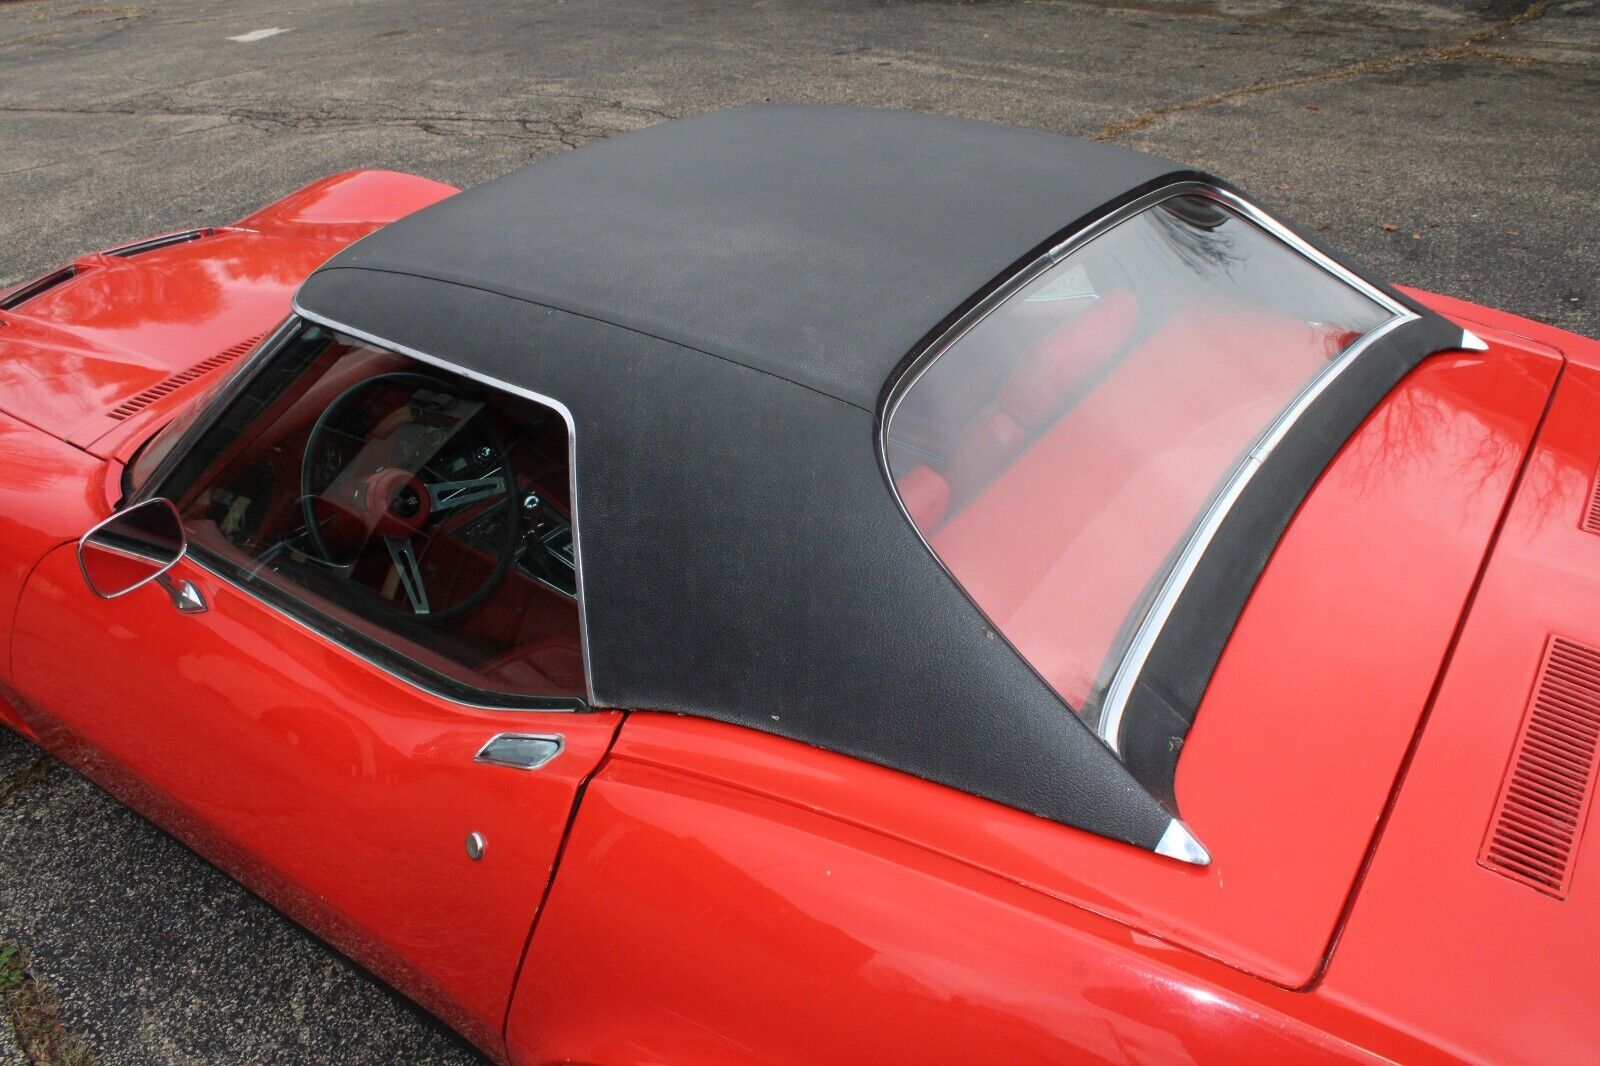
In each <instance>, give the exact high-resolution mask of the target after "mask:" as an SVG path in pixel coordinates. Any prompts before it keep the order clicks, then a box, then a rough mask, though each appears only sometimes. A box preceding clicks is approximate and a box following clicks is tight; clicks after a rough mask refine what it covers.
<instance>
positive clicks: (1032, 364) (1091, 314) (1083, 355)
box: [945, 289, 1139, 505]
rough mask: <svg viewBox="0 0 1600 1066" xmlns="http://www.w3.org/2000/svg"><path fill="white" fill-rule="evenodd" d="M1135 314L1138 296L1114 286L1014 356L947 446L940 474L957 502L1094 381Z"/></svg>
mask: <svg viewBox="0 0 1600 1066" xmlns="http://www.w3.org/2000/svg"><path fill="white" fill-rule="evenodd" d="M1138 316H1139V301H1138V300H1137V299H1135V298H1134V296H1133V294H1132V293H1130V292H1128V291H1127V290H1126V289H1119V290H1117V291H1116V292H1113V293H1111V294H1109V295H1107V296H1103V297H1101V298H1099V299H1098V300H1096V301H1095V303H1094V305H1093V306H1092V307H1090V308H1089V310H1087V311H1086V312H1084V313H1083V314H1082V315H1080V316H1078V317H1077V318H1074V319H1072V320H1071V321H1069V322H1065V323H1063V324H1062V325H1060V326H1057V327H1056V328H1055V329H1053V330H1051V331H1050V332H1049V333H1047V334H1045V336H1044V337H1043V338H1042V339H1041V340H1040V341H1039V342H1038V343H1037V344H1036V345H1035V346H1034V348H1033V350H1032V351H1030V352H1029V353H1028V354H1027V355H1026V356H1025V357H1024V358H1023V359H1021V360H1020V361H1019V362H1018V364H1017V366H1016V368H1015V369H1014V370H1012V372H1011V374H1010V376H1009V377H1008V378H1007V379H1006V381H1005V382H1004V383H1003V384H1002V385H1001V387H1000V391H999V395H998V397H997V398H996V402H995V403H993V404H991V405H989V406H988V407H986V408H984V409H983V410H982V411H980V412H979V413H978V415H977V416H976V417H974V418H973V420H972V421H971V422H969V423H968V424H967V427H966V429H965V430H964V431H963V432H962V434H961V440H960V443H959V444H957V445H956V447H955V449H954V450H953V451H952V452H951V455H950V462H949V465H948V467H947V468H946V471H945V473H946V478H947V480H948V481H949V487H950V490H951V494H952V495H953V496H954V497H955V500H956V502H957V504H958V505H959V504H963V503H965V502H966V501H967V500H969V499H971V498H972V497H973V496H976V495H977V494H978V493H980V492H982V491H983V489H984V487H985V486H986V485H988V484H989V482H990V481H992V480H994V477H995V475H996V474H998V473H999V472H1000V471H1001V470H1004V469H1005V468H1006V466H1007V465H1008V464H1009V463H1010V461H1011V460H1012V459H1013V458H1015V457H1016V456H1017V455H1018V454H1019V453H1020V452H1021V451H1022V449H1023V447H1024V446H1025V445H1026V444H1027V442H1028V440H1029V438H1031V437H1032V436H1034V435H1035V434H1037V433H1039V432H1040V431H1042V430H1043V429H1044V428H1045V427H1046V426H1048V425H1050V423H1052V422H1054V421H1055V420H1056V419H1057V418H1059V417H1060V416H1061V415H1062V413H1063V412H1065V411H1066V410H1067V408H1069V407H1070V406H1072V404H1073V403H1074V402H1075V401H1076V400H1077V399H1078V398H1079V397H1080V396H1081V395H1082V394H1083V392H1084V391H1085V390H1086V389H1087V388H1088V387H1089V386H1091V385H1092V384H1093V383H1094V381H1095V380H1096V379H1097V378H1098V377H1099V376H1100V374H1101V373H1102V372H1103V371H1104V370H1105V369H1106V368H1107V367H1109V366H1110V365H1111V363H1112V361H1113V360H1114V359H1115V358H1116V357H1117V356H1118V355H1119V354H1121V352H1122V350H1123V348H1124V347H1125V346H1126V345H1127V343H1128V338H1129V337H1130V336H1132V335H1133V329H1134V325H1135V324H1136V323H1137V321H1138Z"/></svg>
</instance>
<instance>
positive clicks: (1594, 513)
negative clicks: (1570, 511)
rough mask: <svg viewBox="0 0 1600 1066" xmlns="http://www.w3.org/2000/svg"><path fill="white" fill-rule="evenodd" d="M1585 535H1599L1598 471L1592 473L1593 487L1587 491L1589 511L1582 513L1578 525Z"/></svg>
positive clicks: (1599, 473)
mask: <svg viewBox="0 0 1600 1066" xmlns="http://www.w3.org/2000/svg"><path fill="white" fill-rule="evenodd" d="M1579 524H1580V525H1582V526H1583V530H1584V532H1586V533H1597V534H1600V469H1597V470H1595V472H1594V486H1593V488H1591V489H1590V490H1589V509H1588V510H1587V511H1584V512H1583V521H1582V522H1581V523H1579Z"/></svg>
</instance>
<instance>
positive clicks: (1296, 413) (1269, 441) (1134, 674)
mask: <svg viewBox="0 0 1600 1066" xmlns="http://www.w3.org/2000/svg"><path fill="white" fill-rule="evenodd" d="M1184 195H1197V196H1204V197H1206V198H1208V199H1211V200H1214V201H1216V202H1217V203H1219V204H1221V205H1223V206H1224V207H1226V208H1228V209H1230V210H1231V211H1233V212H1234V213H1235V214H1236V215H1238V216H1239V217H1240V218H1242V219H1243V220H1244V221H1246V222H1248V223H1250V224H1252V225H1254V226H1255V227H1256V228H1257V229H1260V230H1262V231H1263V232H1265V233H1266V234H1267V235H1268V236H1271V237H1274V238H1276V239H1277V240H1278V241H1279V242H1281V243H1282V244H1284V245H1286V246H1288V247H1289V248H1290V249H1291V250H1293V251H1295V252H1298V253H1299V254H1300V255H1301V257H1302V258H1305V259H1307V260H1309V261H1310V262H1311V263H1312V264H1313V265H1315V266H1317V267H1320V268H1321V269H1322V270H1323V271H1324V272H1325V273H1327V274H1330V275H1332V276H1333V277H1334V278H1335V279H1337V280H1338V281H1341V282H1343V283H1344V284H1345V285H1347V286H1349V287H1351V288H1353V289H1355V290H1356V291H1357V292H1359V293H1361V294H1362V295H1363V296H1366V297H1367V298H1368V299H1370V300H1372V301H1373V302H1374V303H1376V304H1378V305H1379V306H1380V307H1382V308H1384V309H1385V310H1387V311H1388V312H1389V313H1390V315H1391V317H1390V319H1389V320H1388V321H1386V322H1384V323H1383V324H1382V325H1381V326H1379V327H1377V328H1376V329H1374V330H1372V331H1371V332H1369V333H1367V334H1366V335H1365V336H1363V337H1362V338H1361V339H1360V340H1358V341H1357V342H1356V343H1355V344H1353V345H1351V346H1350V347H1349V348H1347V349H1345V351H1344V352H1343V353H1341V355H1340V356H1339V358H1337V359H1335V360H1333V361H1332V362H1330V363H1329V364H1328V365H1327V366H1326V367H1324V368H1323V370H1322V372H1321V373H1319V374H1318V375H1317V376H1316V377H1315V378H1313V379H1312V380H1311V381H1310V382H1309V383H1307V385H1306V386H1305V387H1304V388H1303V389H1302V390H1301V392H1300V393H1299V395H1297V396H1296V397H1295V399H1294V401H1293V402H1292V403H1291V404H1290V405H1289V406H1288V407H1287V408H1285V409H1284V411H1283V413H1282V414H1281V415H1279V416H1278V418H1277V419H1276V420H1274V421H1273V423H1272V425H1270V426H1269V427H1268V428H1267V430H1266V431H1265V432H1264V433H1262V435H1261V436H1260V437H1258V438H1257V440H1256V443H1255V444H1254V445H1252V446H1251V448H1250V450H1249V452H1247V453H1246V454H1245V456H1244V457H1243V458H1242V459H1241V460H1240V461H1239V462H1238V463H1237V464H1235V466H1234V468H1233V470H1231V471H1230V472H1229V473H1228V475H1227V476H1226V478H1225V479H1224V481H1223V483H1222V487H1221V489H1220V490H1219V491H1218V493H1217V494H1216V496H1215V497H1213V499H1212V502H1211V504H1210V505H1209V506H1208V507H1207V509H1206V511H1205V512H1204V517H1203V518H1202V520H1201V522H1200V524H1199V525H1198V526H1197V527H1196V528H1195V532H1194V534H1193V535H1191V537H1190V539H1189V541H1188V542H1187V543H1186V544H1185V545H1184V547H1183V549H1182V551H1181V553H1180V555H1179V558H1178V562H1177V563H1176V564H1174V566H1173V568H1172V570H1171V571H1170V572H1169V573H1168V575H1167V577H1166V579H1165V581H1164V582H1163V584H1162V587H1161V591H1160V592H1159V593H1158V594H1157V596H1156V597H1155V599H1154V600H1153V601H1152V604H1151V607H1150V608H1149V609H1148V610H1147V611H1146V612H1145V615H1144V617H1143V618H1142V619H1141V620H1140V624H1139V627H1138V629H1137V630H1136V631H1135V636H1134V639H1133V640H1132V641H1131V642H1130V644H1129V646H1128V649H1127V651H1126V652H1124V654H1123V657H1122V660H1121V661H1120V662H1119V663H1118V664H1117V668H1116V671H1115V673H1114V674H1113V675H1112V680H1111V684H1110V685H1109V686H1108V688H1107V690H1106V697H1105V700H1104V701H1103V703H1102V705H1101V712H1100V720H1099V726H1098V728H1097V730H1096V732H1097V733H1098V735H1099V736H1100V739H1101V740H1102V741H1104V742H1105V743H1106V744H1107V745H1108V746H1109V747H1110V748H1111V750H1112V751H1115V752H1117V753H1118V754H1119V755H1120V754H1121V745H1120V741H1121V731H1122V721H1123V716H1124V714H1125V712H1126V711H1127V704H1128V698H1129V696H1130V694H1131V693H1132V689H1133V682H1134V681H1135V680H1136V679H1137V678H1138V675H1139V673H1140V671H1142V670H1143V669H1144V664H1145V662H1146V661H1147V660H1148V658H1149V656H1150V651H1151V649H1152V648H1153V647H1154V646H1155V642H1156V639H1157V638H1158V637H1159V636H1160V632H1161V629H1162V627H1163V626H1164V625H1165V624H1166V622H1167V620H1168V618H1169V617H1170V616H1171V613H1172V609H1173V607H1174V606H1175V605H1176V604H1177V602H1178V600H1179V599H1180V598H1181V597H1182V594H1183V591H1184V588H1185V586H1186V585H1187V584H1188V581H1189V578H1190V577H1191V576H1192V575H1193V573H1194V569H1195V567H1196V565H1198V563H1199V560H1200V558H1201V557H1202V556H1203V555H1204V554H1205V552H1206V549H1207V548H1209V547H1210V545H1211V541H1212V538H1213V537H1215V536H1216V532H1217V529H1218V528H1219V527H1220V526H1221V524H1222V520H1223V519H1224V518H1225V517H1226V516H1227V514H1228V511H1229V510H1230V509H1231V508H1232V507H1233V505H1234V503H1235V502H1237V500H1238V498H1239V496H1240V494H1241V493H1243V491H1244V489H1245V487H1246V486H1247V485H1248V484H1249V483H1250V480H1251V478H1253V477H1254V476H1255V473H1256V471H1257V470H1259V469H1260V467H1261V464H1262V462H1263V461H1264V460H1265V459H1266V457H1267V456H1268V455H1270V454H1271V452H1272V450H1273V448H1275V447H1276V446H1277V445H1278V444H1279V443H1280V442H1281V441H1282V440H1283V438H1284V437H1285V436H1287V435H1288V432H1289V430H1290V429H1291V428H1293V426H1294V424H1295V422H1296V421H1298V420H1299V419H1300V417H1301V416H1302V415H1304V414H1305V412H1306V410H1307V409H1308V408H1309V407H1310V406H1311V404H1312V403H1313V402H1315V401H1316V399H1317V397H1319V396H1320V395H1322V393H1323V392H1324V391H1325V390H1326V389H1327V387H1328V386H1329V385H1331V384H1332V383H1333V381H1334V380H1335V379H1337V378H1338V376H1339V375H1340V374H1341V373H1343V372H1344V371H1345V370H1346V369H1347V368H1348V367H1349V366H1350V365H1351V364H1352V363H1354V362H1355V360H1356V358H1357V357H1358V356H1359V355H1360V354H1361V353H1362V352H1364V351H1365V350H1366V349H1367V348H1368V347H1369V346H1370V345H1371V344H1372V343H1373V342H1374V341H1376V340H1377V339H1378V338H1380V337H1382V336H1384V335H1386V334H1387V333H1389V332H1390V331H1392V330H1394V329H1397V328H1398V327H1400V326H1402V325H1404V324H1405V323H1407V322H1411V321H1415V320H1416V319H1418V318H1420V317H1421V316H1419V315H1418V314H1416V313H1415V312H1413V311H1412V310H1411V309H1410V308H1408V307H1406V306H1405V305H1403V304H1401V303H1399V302H1398V301H1396V300H1395V299H1393V298H1392V297H1390V296H1388V295H1386V294H1385V293H1383V292H1382V291H1380V290H1379V289H1377V288H1376V287H1374V286H1373V285H1371V284H1369V283H1368V282H1366V281H1365V280H1363V279H1362V278H1360V277H1358V276H1357V275H1355V274H1353V273H1352V272H1351V271H1350V270H1349V269H1348V268H1346V267H1344V266H1342V265H1340V264H1339V263H1337V262H1335V261H1334V260H1333V259H1330V258H1329V257H1328V256H1327V255H1325V254H1323V253H1322V252H1320V251H1318V250H1317V249H1316V248H1314V247H1312V246H1311V245H1310V244H1308V243H1307V242H1306V241H1305V240H1303V239H1302V238H1301V237H1299V236H1298V235H1297V234H1295V233H1294V232H1293V231H1292V230H1290V229H1289V228H1288V227H1287V226H1285V225H1284V224H1283V223H1281V222H1279V221H1278V220H1277V219H1275V218H1273V217H1272V216H1271V215H1269V214H1267V213H1266V212H1265V211H1263V210H1261V209H1260V208H1258V207H1256V206H1255V205H1254V204H1251V203H1249V202H1247V201H1246V200H1244V199H1243V198H1241V197H1239V196H1237V195H1235V194H1234V193H1231V192H1228V191H1226V190H1223V189H1219V188H1216V187H1215V186H1212V185H1207V184H1205V183H1204V182H1198V181H1179V182H1174V183H1173V184H1171V185H1167V186H1163V187H1162V188H1160V189H1156V190H1155V191H1153V192H1150V193H1148V194H1146V195H1144V196H1141V197H1140V198H1139V199H1137V200H1134V201H1132V202H1131V203H1128V204H1125V205H1123V206H1122V207H1121V208H1119V209H1117V210H1115V211H1112V212H1110V213H1108V214H1106V215H1104V216H1102V217H1100V218H1098V219H1096V220H1094V221H1093V222H1091V223H1089V224H1088V225H1087V226H1085V227H1083V228H1082V229H1080V230H1078V231H1077V232H1075V233H1073V234H1072V235H1070V236H1068V237H1067V238H1065V239H1064V240H1062V241H1061V242H1060V243H1058V244H1056V245H1055V246H1054V247H1052V248H1051V249H1050V250H1049V251H1047V252H1045V253H1044V254H1043V255H1042V256H1040V257H1039V258H1038V259H1036V260H1034V261H1033V262H1032V263H1029V264H1028V265H1027V266H1025V267H1023V268H1022V269H1021V270H1019V271H1017V273H1016V274H1015V275H1013V276H1012V277H1011V278H1009V279H1008V280H1007V281H1006V282H1004V283H1003V284H1001V285H1000V286H999V287H998V288H996V289H995V291H994V292H992V293H990V294H989V295H988V296H987V297H985V298H984V299H983V300H982V301H980V302H979V303H978V304H977V305H976V306H975V307H973V308H972V310H970V311H968V312H967V313H966V314H965V315H963V316H962V317H961V318H960V319H958V320H957V321H956V322H955V324H953V325H952V326H951V327H950V328H949V329H948V330H947V331H946V332H945V333H944V334H943V335H942V336H940V337H939V338H938V339H936V340H935V341H934V342H933V343H932V344H930V345H929V346H928V347H927V349H926V350H924V352H923V353H922V354H921V355H920V356H918V357H917V361H916V362H915V363H914V364H913V365H912V366H911V367H910V368H909V369H908V370H907V371H906V372H905V373H903V374H901V376H900V379H899V380H898V381H896V382H895V384H894V385H893V386H892V388H891V389H890V392H889V397H888V400H887V401H886V402H885V404H884V407H883V416H882V418H881V419H880V421H879V426H878V462H879V466H880V468H881V470H882V473H883V476H884V479H885V480H886V481H887V482H888V483H889V488H890V491H891V492H892V493H893V494H894V498H895V503H896V504H897V505H898V506H899V507H900V512H901V514H903V515H904V516H905V519H906V521H907V522H908V523H910V525H911V528H912V530H913V531H914V532H915V533H916V534H917V538H918V539H919V540H921V541H922V545H923V547H924V548H926V549H927V550H928V552H929V554H931V555H932V556H933V557H934V559H935V560H936V561H937V562H938V564H939V566H940V567H941V568H943V569H944V571H945V573H946V574H949V575H950V579H951V580H952V581H955V582H956V585H957V587H960V585H961V583H960V581H959V580H957V578H956V577H955V575H954V574H951V573H950V570H949V567H947V566H945V564H944V561H943V560H942V559H940V558H939V555H938V553H937V552H935V551H934V550H933V546H932V545H931V544H929V543H928V540H927V538H926V537H924V536H923V534H922V530H920V529H918V528H917V524H916V522H914V521H912V519H911V512H910V511H909V510H907V509H906V506H905V502H904V501H903V500H901V499H900V491H899V489H898V488H896V487H895V483H894V475H893V473H892V472H891V471H890V469H889V426H890V424H891V423H892V422H893V421H894V416H895V413H896V411H898V409H899V407H900V403H901V401H902V400H904V399H905V396H906V393H907V392H909V391H910V390H911V389H912V388H913V387H914V386H915V385H916V383H917V381H918V380H919V379H920V378H921V377H922V375H923V374H925V373H926V372H927V370H928V368H929V367H930V366H932V365H933V364H934V362H936V361H937V360H938V358H939V356H941V355H943V354H944V353H945V352H946V351H948V350H949V349H950V348H951V347H953V346H954V345H955V344H956V343H957V342H958V341H960V340H961V338H962V337H964V336H965V335H966V334H967V333H968V332H969V331H971V330H972V329H973V327H975V326H976V325H977V324H978V323H979V322H981V321H983V320H984V319H985V318H987V317H988V316H989V315H990V314H991V313H993V312H994V311H995V310H996V309H997V308H999V307H1000V306H1001V305H1002V304H1004V303H1005V302H1006V301H1007V300H1009V299H1010V298H1011V297H1012V296H1013V295H1015V294H1016V293H1017V291H1018V290H1020V289H1021V288H1023V287H1024V286H1025V285H1027V284H1028V283H1029V282H1031V281H1033V280H1034V279H1035V278H1037V277H1038V276H1039V275H1040V274H1042V273H1043V272H1044V271H1046V270H1048V269H1049V268H1050V267H1052V266H1054V265H1056V264H1057V263H1058V262H1060V261H1061V260H1062V259H1064V258H1066V257H1067V256H1068V255H1070V254H1072V253H1073V252H1074V251H1077V250H1078V249H1079V248H1081V247H1083V246H1084V245H1086V244H1088V243H1089V242H1090V241H1092V240H1094V239H1095V238H1096V237H1099V236H1101V235H1102V234H1104V233H1107V232H1109V231H1110V230H1112V229H1114V228H1115V227H1117V226H1118V225H1120V224H1122V223H1123V222H1125V221H1127V220H1128V219H1130V218H1132V217H1134V216H1135V215H1137V214H1140V213H1141V212H1143V211H1146V210H1148V209H1149V208H1151V207H1154V206H1156V205H1157V204H1159V203H1162V202H1163V201H1166V200H1169V199H1171V198H1173V197H1175V196H1184ZM974 606H976V605H974ZM1000 635H1001V637H1002V639H1003V637H1004V634H1000ZM1024 661H1026V660H1024ZM1173 824H1174V825H1177V824H1178V823H1176V822H1174V823H1173ZM1168 833H1169V835H1170V834H1171V829H1170V827H1169V830H1168ZM1185 835H1187V830H1185ZM1190 839H1192V837H1191V838H1190ZM1165 840H1166V838H1165V837H1163V841H1165ZM1195 846H1196V847H1199V845H1198V842H1196V843H1195ZM1200 850H1201V852H1202V853H1203V852H1204V849H1203V848H1201V849H1200Z"/></svg>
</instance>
